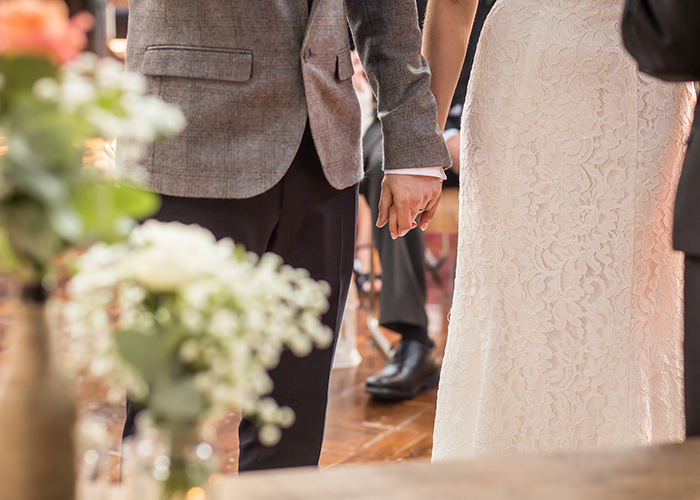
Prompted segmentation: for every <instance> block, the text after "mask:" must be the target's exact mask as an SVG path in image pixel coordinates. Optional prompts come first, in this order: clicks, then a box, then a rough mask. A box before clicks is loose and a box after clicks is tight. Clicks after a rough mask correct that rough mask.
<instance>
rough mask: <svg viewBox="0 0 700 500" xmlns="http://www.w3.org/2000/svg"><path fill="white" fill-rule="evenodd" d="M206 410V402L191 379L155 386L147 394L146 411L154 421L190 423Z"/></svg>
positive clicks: (168, 381)
mask: <svg viewBox="0 0 700 500" xmlns="http://www.w3.org/2000/svg"><path fill="white" fill-rule="evenodd" d="M206 408H207V400H206V398H205V397H204V395H203V394H202V393H200V392H199V391H198V390H197V388H196V387H195V385H194V378H193V377H187V378H185V379H182V380H176V381H171V380H167V381H164V382H163V383H158V384H155V385H154V386H153V387H151V391H150V393H149V398H148V409H149V410H150V411H151V414H152V415H153V417H154V418H155V419H156V420H167V421H192V420H196V419H197V418H198V417H200V416H201V415H202V412H203V411H204V410H206Z"/></svg>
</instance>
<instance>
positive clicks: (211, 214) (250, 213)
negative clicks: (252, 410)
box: [124, 127, 357, 471]
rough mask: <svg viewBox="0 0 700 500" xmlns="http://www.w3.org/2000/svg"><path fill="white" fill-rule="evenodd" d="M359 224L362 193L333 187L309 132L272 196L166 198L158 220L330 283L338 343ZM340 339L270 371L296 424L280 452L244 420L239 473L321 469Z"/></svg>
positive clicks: (328, 319)
mask: <svg viewBox="0 0 700 500" xmlns="http://www.w3.org/2000/svg"><path fill="white" fill-rule="evenodd" d="M356 217H357V186H354V187H350V188H347V189H343V190H337V189H335V188H333V187H332V186H331V185H330V184H329V183H328V181H327V180H326V178H325V176H324V174H323V171H322V170H321V164H320V161H319V159H318V155H317V154H316V149H315V148H314V145H313V140H312V139H311V135H310V133H309V130H308V127H307V130H306V133H305V134H304V139H303V140H302V143H301V146H300V147H299V151H298V152H297V155H296V157H295V159H294V161H293V162H292V165H291V167H290V168H289V171H288V172H287V173H286V174H285V176H284V178H283V179H282V180H281V181H280V182H279V183H277V185H275V186H274V187H273V188H271V189H270V190H268V191H266V192H265V193H262V194H260V195H258V196H255V197H253V198H247V199H241V200H235V199H203V198H181V197H173V196H164V197H163V206H162V208H161V210H160V212H159V213H158V214H157V215H156V217H155V218H156V219H158V220H161V221H166V222H167V221H180V222H183V223H186V224H192V223H196V224H199V225H201V226H203V227H205V228H207V229H209V230H210V231H212V232H213V233H214V235H215V236H216V237H217V238H225V237H231V238H233V240H234V241H235V242H236V243H242V244H243V245H245V247H246V248H247V249H248V250H251V251H253V252H255V253H257V254H262V253H264V252H274V253H276V254H278V255H280V256H281V257H282V258H283V259H284V262H285V263H286V264H289V265H291V266H293V267H301V268H304V269H307V270H308V271H309V273H310V275H311V277H312V278H314V279H318V280H325V281H326V282H328V284H329V285H330V287H331V296H330V297H329V304H330V307H329V309H328V311H327V312H326V313H325V314H324V315H323V318H322V319H323V323H324V324H325V325H327V326H328V327H330V328H331V329H332V330H333V331H334V332H335V340H337V336H338V330H339V328H340V322H341V319H342V314H343V310H344V308H345V300H346V298H347V292H348V287H349V284H350V277H351V274H352V263H353V250H354V246H355V221H356ZM335 340H334V342H333V346H332V347H331V348H328V349H323V350H322V349H314V350H313V352H312V353H311V354H309V355H308V356H306V357H304V358H297V357H295V356H294V355H293V354H291V352H289V351H286V352H284V353H283V354H282V357H281V359H280V363H279V365H278V366H277V367H276V368H275V369H274V370H272V371H271V372H270V376H271V377H272V381H273V383H274V390H273V392H272V394H271V395H272V397H273V398H274V399H275V400H276V401H277V403H278V404H279V405H280V406H289V407H291V408H292V409H293V410H294V413H295V415H296V422H295V423H294V425H293V426H292V427H290V428H289V429H284V430H283V432H282V439H281V440H280V442H279V443H278V444H277V445H275V446H272V447H266V446H263V445H262V444H260V442H259V441H258V439H257V428H256V427H255V425H254V424H252V423H251V422H250V421H248V420H245V419H244V420H243V422H242V423H241V425H240V427H239V438H240V459H239V471H249V470H259V469H273V468H282V467H297V466H315V465H318V459H319V456H320V454H321V444H322V440H323V431H324V424H325V418H326V403H327V401H328V379H329V377H330V371H331V364H332V361H333V350H334V348H335ZM134 415H135V411H134V408H133V407H132V405H130V404H129V405H127V422H126V425H125V428H124V435H125V436H127V435H129V434H131V433H133V425H134Z"/></svg>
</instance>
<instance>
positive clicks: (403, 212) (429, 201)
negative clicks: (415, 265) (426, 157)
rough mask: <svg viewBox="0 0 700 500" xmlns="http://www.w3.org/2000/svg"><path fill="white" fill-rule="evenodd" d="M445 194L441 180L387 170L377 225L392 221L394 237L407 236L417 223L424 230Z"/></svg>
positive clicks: (390, 228) (381, 225)
mask: <svg viewBox="0 0 700 500" xmlns="http://www.w3.org/2000/svg"><path fill="white" fill-rule="evenodd" d="M440 196H442V180H441V179H439V178H436V177H429V176H424V175H406V174H386V175H384V180H383V181H382V194H381V197H380V199H379V218H378V219H377V227H384V225H385V224H386V223H387V222H388V223H389V232H390V233H391V237H392V238H394V239H396V238H398V237H399V236H404V235H405V234H406V233H408V232H409V231H410V230H411V229H413V228H414V227H416V225H417V224H416V222H415V220H416V217H417V216H418V214H420V219H419V223H420V228H421V229H422V230H423V231H425V230H426V228H427V227H428V223H429V222H430V221H431V220H432V219H433V217H434V216H435V210H436V209H437V206H438V202H439V201H440Z"/></svg>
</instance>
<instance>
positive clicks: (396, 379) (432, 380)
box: [365, 340, 440, 400]
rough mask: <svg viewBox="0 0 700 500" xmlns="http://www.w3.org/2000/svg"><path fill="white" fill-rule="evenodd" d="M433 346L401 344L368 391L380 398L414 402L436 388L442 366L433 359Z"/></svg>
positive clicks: (368, 383) (369, 381) (367, 385)
mask: <svg viewBox="0 0 700 500" xmlns="http://www.w3.org/2000/svg"><path fill="white" fill-rule="evenodd" d="M432 351H433V348H432V347H428V346H426V345H423V344H421V343H420V342H416V341H415V340H402V341H400V342H399V345H398V347H397V348H396V351H395V352H394V355H393V357H392V358H391V361H389V363H388V364H387V365H386V366H385V367H384V369H383V370H382V371H380V372H379V373H377V374H376V375H374V376H372V377H369V378H368V379H367V381H366V382H365V392H366V393H368V394H371V395H372V396H373V397H375V398H377V399H396V400H398V399H411V398H412V397H413V396H415V395H416V394H418V393H419V392H420V391H422V390H423V389H430V388H432V387H435V386H436V385H437V383H438V377H439V376H440V366H439V365H438V364H437V362H436V361H435V359H434V358H433V356H432Z"/></svg>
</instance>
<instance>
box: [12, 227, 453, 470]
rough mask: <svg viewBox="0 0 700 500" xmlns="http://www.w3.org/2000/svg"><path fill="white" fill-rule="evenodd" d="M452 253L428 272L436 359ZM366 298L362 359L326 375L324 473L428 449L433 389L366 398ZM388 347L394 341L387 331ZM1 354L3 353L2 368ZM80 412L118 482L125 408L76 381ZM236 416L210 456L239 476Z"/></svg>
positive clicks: (371, 353) (415, 458) (436, 242)
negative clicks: (97, 428)
mask: <svg viewBox="0 0 700 500" xmlns="http://www.w3.org/2000/svg"><path fill="white" fill-rule="evenodd" d="M447 243H448V244H447V245H445V246H444V248H446V249H448V250H449V252H448V253H447V255H446V260H445V262H444V263H443V265H442V266H440V268H439V269H438V272H437V273H434V274H432V275H431V274H429V276H428V282H429V289H428V306H427V310H428V316H429V319H430V327H429V330H430V335H431V337H432V338H433V339H434V340H435V341H436V344H437V346H438V352H439V355H441V354H442V350H443V349H444V341H445V337H446V323H447V322H446V317H447V312H448V310H449V305H450V299H451V296H452V280H453V270H454V254H455V248H456V238H455V237H454V236H453V237H451V238H450V239H449V240H448V241H447ZM443 244H444V243H443V240H442V238H441V236H440V235H438V234H433V235H427V247H428V248H429V249H430V250H431V251H432V253H433V254H435V255H438V254H439V253H440V252H441V249H442V248H443ZM367 311H368V301H367V299H362V300H361V305H360V308H359V310H358V339H357V342H358V350H359V352H360V354H361V356H362V362H361V364H360V365H359V366H358V367H356V368H346V369H336V370H333V373H332V376H331V389H330V401H329V407H328V418H327V425H326V434H325V440H324V445H323V451H322V455H321V468H322V469H329V468H334V467H341V466H345V465H361V464H377V463H395V462H428V461H429V460H430V452H431V447H432V431H433V419H434V416H435V397H436V392H437V391H436V389H433V390H429V391H424V392H423V393H421V394H419V395H418V396H417V397H416V398H414V399H412V400H410V401H404V402H399V403H381V402H376V401H374V400H372V399H371V398H370V397H369V396H367V395H366V394H365V393H364V390H363V389H364V380H365V379H366V378H367V377H368V376H370V375H373V374H374V373H376V372H377V371H379V370H380V369H381V368H382V367H383V366H384V359H383V358H382V356H381V355H380V354H379V351H378V350H377V349H376V348H375V347H374V345H373V343H372V342H371V340H370V336H369V333H368V329H367V327H366V321H367ZM10 313H11V311H10V310H9V309H8V307H7V305H6V304H5V303H4V301H3V302H2V303H0V339H1V338H2V337H3V335H2V329H4V328H5V327H6V326H7V324H8V323H9V321H10V319H9V316H10ZM385 333H386V334H387V337H388V338H389V339H390V340H391V341H392V342H393V341H396V340H397V339H398V337H397V336H396V335H393V334H391V333H390V332H385ZM1 363H2V356H1V355H0V364H1ZM76 385H77V393H78V400H79V403H78V404H79V411H80V416H81V420H82V421H83V422H97V423H100V424H101V425H103V426H104V427H105V428H106V429H107V430H108V433H109V443H108V446H109V449H110V452H109V459H108V461H107V463H106V464H105V467H104V471H103V473H104V474H106V475H107V476H108V477H110V478H112V479H113V480H116V478H117V474H118V463H119V449H120V435H121V428H122V425H123V419H124V414H125V407H124V404H123V403H122V404H119V405H110V404H108V403H107V402H106V401H105V395H106V391H105V389H104V388H103V387H101V386H100V385H99V384H98V383H96V382H94V381H89V380H78V381H77V384H76ZM239 420H240V416H239V415H237V414H235V413H231V414H230V415H228V416H227V417H226V418H224V419H223V420H222V421H220V422H219V424H218V426H217V439H216V443H215V450H216V453H217V455H218V456H219V458H220V469H221V472H224V473H231V472H235V471H236V470H237V460H238V437H237V426H238V422H239Z"/></svg>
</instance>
